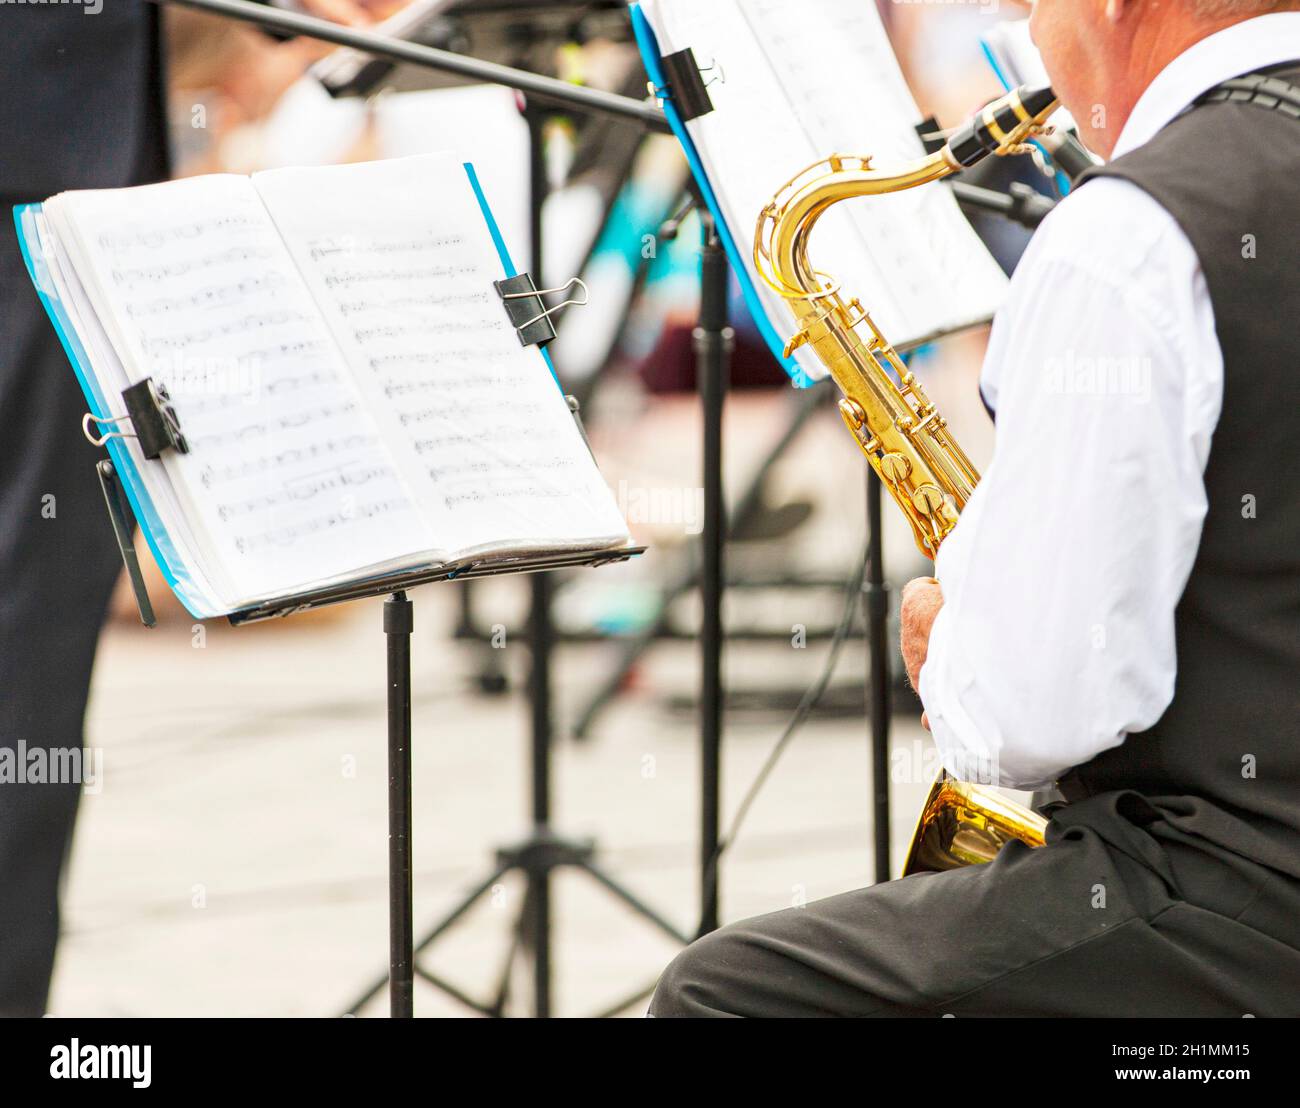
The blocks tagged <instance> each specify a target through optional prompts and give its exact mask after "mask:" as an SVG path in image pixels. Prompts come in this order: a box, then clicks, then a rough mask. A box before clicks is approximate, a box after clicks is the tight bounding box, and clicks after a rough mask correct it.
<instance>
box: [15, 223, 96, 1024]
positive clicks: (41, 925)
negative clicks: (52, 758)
mask: <svg viewBox="0 0 1300 1108" xmlns="http://www.w3.org/2000/svg"><path fill="white" fill-rule="evenodd" d="M11 204H12V201H5V202H4V203H3V206H2V210H0V747H9V748H12V749H13V750H14V751H15V755H14V757H15V758H16V757H17V751H18V749H19V743H20V742H21V743H23V744H25V748H26V750H28V751H32V750H35V749H37V748H41V747H44V748H47V749H72V748H77V747H80V746H81V742H82V720H83V717H84V715H85V709H86V697H87V693H88V690H89V687H90V671H91V665H92V663H93V661H94V655H95V643H96V640H97V638H98V636H99V629H100V625H101V624H102V622H103V618H104V613H105V610H106V608H107V605H108V599H109V595H110V593H111V591H112V587H113V583H114V581H115V580H116V577H117V573H118V570H119V568H120V565H121V562H120V560H119V558H118V555H117V552H116V545H115V542H114V539H113V533H112V528H111V526H110V524H109V522H108V518H107V516H106V514H105V510H104V503H103V496H102V494H101V493H100V489H99V483H98V481H97V480H96V478H95V472H94V466H95V462H96V461H97V460H98V458H99V457H101V456H102V451H99V450H97V449H95V448H94V447H92V446H91V445H90V444H89V443H87V442H86V440H85V439H84V438H83V437H82V434H81V428H80V423H81V415H82V413H83V412H84V411H85V410H86V403H85V400H84V398H83V397H82V395H81V390H80V389H79V388H78V386H77V383H76V379H75V378H74V376H73V373H72V369H71V367H70V366H69V364H68V362H67V359H66V358H65V357H64V354H63V351H62V348H61V347H60V345H59V342H58V339H57V337H56V336H55V333H54V329H53V327H52V326H51V325H50V322H49V320H48V319H47V318H46V315H45V312H44V310H43V309H42V308H41V305H40V302H39V301H38V300H37V297H36V293H35V292H34V291H33V289H32V286H31V282H30V281H29V279H28V277H27V272H26V269H25V267H24V265H23V261H22V257H21V255H20V253H19V250H18V243H17V236H16V234H15V232H14V227H13V219H12V215H11ZM12 764H14V765H16V762H15V763H12ZM105 776H106V777H107V776H108V774H107V773H106V774H105ZM79 794H80V786H79V784H78V783H76V782H64V783H60V784H17V783H15V780H13V779H10V780H7V781H0V1014H6V1015H32V1016H37V1015H41V1014H42V1013H43V1012H44V1010H45V1002H46V997H47V994H48V991H49V984H50V974H51V969H52V967H53V964H54V948H55V943H56V940H57V938H58V929H59V910H58V902H59V875H60V871H61V869H62V865H63V860H64V856H65V854H66V852H67V848H68V844H69V841H70V838H71V835H72V825H73V821H74V819H75V816H76V811H77V799H78V796H79Z"/></svg>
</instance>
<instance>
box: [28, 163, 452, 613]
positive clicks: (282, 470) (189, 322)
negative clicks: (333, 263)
mask: <svg viewBox="0 0 1300 1108" xmlns="http://www.w3.org/2000/svg"><path fill="white" fill-rule="evenodd" d="M47 211H48V212H49V214H50V216H51V219H52V220H53V221H54V223H55V224H56V225H58V226H59V229H60V233H61V237H63V239H64V241H65V245H68V248H69V250H70V251H71V252H72V253H74V254H79V255H80V258H79V259H78V267H79V269H81V270H82V272H83V273H84V272H86V270H85V269H84V268H82V267H83V266H86V265H88V266H89V272H91V273H92V274H93V287H92V283H89V282H88V285H87V292H88V294H89V295H90V297H91V300H92V302H95V307H96V311H97V314H98V315H99V317H100V319H101V320H102V321H103V322H104V324H105V327H106V328H107V330H108V332H109V335H110V337H111V339H112V341H113V344H114V346H115V348H116V349H117V351H118V354H119V356H120V357H121V359H122V362H123V364H124V365H125V366H126V368H127V369H128V371H129V372H130V373H131V374H132V377H133V379H135V380H139V379H140V378H142V377H144V376H146V375H151V376H152V377H153V378H154V379H155V380H156V381H159V382H161V383H163V384H165V385H166V386H167V387H168V389H169V391H170V392H171V394H172V398H173V401H174V404H175V408H176V412H177V415H178V417H179V420H180V424H181V427H182V430H183V432H184V434H185V437H186V440H187V441H188V443H189V447H190V452H189V453H187V454H179V453H176V452H173V451H168V452H166V453H165V454H164V455H163V459H164V464H165V465H166V466H167V467H168V469H169V472H170V473H171V474H172V478H173V482H174V483H175V484H176V485H177V487H178V491H179V492H180V493H181V494H182V495H183V496H184V497H185V498H187V499H188V501H189V502H190V504H191V505H192V508H193V511H194V513H195V515H196V517H197V520H198V521H199V523H200V525H201V526H202V528H203V531H204V533H205V534H206V537H207V540H208V542H209V543H210V544H211V545H212V546H213V548H214V550H215V552H216V553H217V555H218V557H219V561H220V564H221V565H222V566H223V567H224V569H225V571H226V572H227V574H228V576H229V579H230V582H229V583H230V587H231V588H232V589H233V591H234V594H235V595H234V596H233V597H231V598H230V599H231V602H232V604H233V603H240V602H243V601H246V600H248V599H251V598H262V597H267V596H275V595H280V594H282V593H284V592H287V591H295V590H297V589H299V588H301V587H302V586H303V585H304V584H305V583H308V582H319V581H326V580H331V579H336V578H340V577H343V576H346V575H348V574H349V573H354V572H355V571H356V569H357V568H358V567H361V566H367V565H371V564H379V563H383V562H387V561H390V560H392V559H394V558H400V557H405V556H409V555H411V554H413V553H417V552H419V551H421V550H425V549H427V548H428V547H429V546H430V537H429V533H428V529H427V527H426V526H425V524H424V522H423V521H422V520H421V518H420V516H419V513H418V511H417V510H416V506H415V504H414V502H413V500H412V498H411V496H410V494H409V493H408V491H407V490H406V488H405V486H404V484H403V482H402V479H401V477H400V475H399V473H398V471H397V469H396V467H395V465H394V463H393V459H392V456H391V455H390V454H389V452H388V451H387V449H386V448H385V446H384V445H383V443H382V442H381V440H380V437H379V434H378V432H377V428H376V426H375V424H374V422H373V421H372V420H371V419H370V418H369V417H368V416H367V415H366V413H365V411H364V410H363V407H362V405H361V403H360V396H359V395H358V393H357V391H356V389H355V386H354V385H353V383H352V381H351V379H350V376H349V374H348V372H347V369H346V366H345V365H344V364H343V362H342V359H341V358H340V356H339V354H338V352H337V350H336V348H335V347H334V344H333V343H332V342H331V339H330V334H329V331H328V329H327V327H326V326H325V323H324V320H323V319H322V317H321V313H320V311H319V310H318V309H317V308H316V306H315V305H314V304H313V302H312V299H311V296H310V295H309V293H308V292H307V289H306V288H305V286H304V285H303V283H302V280H301V278H300V276H299V274H298V272H297V270H296V268H295V266H294V264H293V261H292V259H291V258H290V257H289V254H288V252H287V251H286V250H285V247H284V244H283V242H282V241H281V239H280V236H279V234H278V233H277V231H276V229H275V227H274V226H273V224H272V223H271V221H270V219H269V218H268V216H267V214H266V210H265V208H264V207H263V205H262V203H261V201H260V200H259V198H258V196H257V193H256V191H255V190H254V188H253V186H252V184H251V183H250V181H249V180H248V179H247V178H245V177H236V176H224V175H219V176H209V177H196V178H192V179H189V180H184V181H174V182H169V183H167V184H164V185H147V186H143V187H140V188H133V189H116V190H104V191H88V192H76V193H66V194H63V195H61V196H59V197H56V198H55V199H54V200H53V201H51V202H50V203H49V204H48V205H47ZM69 238H70V239H71V241H69Z"/></svg>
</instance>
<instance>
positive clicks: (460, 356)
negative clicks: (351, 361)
mask: <svg viewBox="0 0 1300 1108" xmlns="http://www.w3.org/2000/svg"><path fill="white" fill-rule="evenodd" d="M485 353H486V352H485V351H482V350H440V351H438V353H436V354H414V353H412V354H379V355H376V356H375V357H373V358H371V359H370V368H371V369H373V370H375V371H376V372H378V371H380V370H382V369H384V368H386V367H390V366H394V365H404V364H411V365H440V364H442V363H443V362H462V363H463V362H479V361H482V360H483V359H484V355H485Z"/></svg>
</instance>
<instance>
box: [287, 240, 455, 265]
mask: <svg viewBox="0 0 1300 1108" xmlns="http://www.w3.org/2000/svg"><path fill="white" fill-rule="evenodd" d="M464 241H465V240H464V239H463V238H462V237H461V236H460V235H457V234H448V235H433V236H431V237H428V238H403V239H374V238H370V239H358V238H356V237H355V236H352V235H345V236H344V237H343V238H341V239H333V238H324V239H315V240H313V241H311V242H309V243H307V252H308V256H309V257H310V258H311V260H312V261H314V262H321V261H325V260H326V259H329V258H335V257H350V256H354V255H356V254H361V253H365V254H409V253H423V252H424V251H426V250H438V249H445V248H446V247H449V246H459V245H461V243H463V242H464Z"/></svg>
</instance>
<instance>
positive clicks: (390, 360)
mask: <svg viewBox="0 0 1300 1108" xmlns="http://www.w3.org/2000/svg"><path fill="white" fill-rule="evenodd" d="M326 174H328V176H329V178H330V181H329V184H328V186H326V185H324V183H323V182H324V180H325V176H326ZM308 181H311V182H312V187H311V188H310V189H309V188H308V187H307V185H308ZM254 183H255V185H256V186H257V188H258V191H259V192H260V193H261V195H262V199H263V200H264V202H265V203H266V207H267V210H268V211H269V212H270V213H271V215H272V217H273V218H274V219H275V221H276V225H277V226H278V227H279V229H280V231H281V233H282V234H283V236H284V239H285V241H286V243H287V244H288V246H289V249H290V252H291V253H292V254H293V256H294V259H295V260H296V261H297V263H298V266H299V269H300V270H301V272H302V274H303V276H304V278H305V279H306V281H307V284H308V286H309V287H310V288H311V290H312V292H313V294H314V295H315V297H316V301H317V303H318V304H319V305H320V306H321V308H322V310H323V313H324V316H325V319H326V320H327V322H328V323H329V325H330V328H331V329H332V331H333V333H334V336H335V338H336V339H337V340H338V343H339V347H340V349H342V351H343V353H344V355H345V357H346V358H347V361H348V364H349V365H350V366H351V367H352V369H353V372H354V374H355V375H356V379H357V382H358V384H359V386H360V387H361V389H362V391H363V393H364V394H365V395H366V397H367V400H368V401H369V404H370V407H371V410H372V411H374V412H375V414H376V419H377V420H378V421H379V424H380V427H381V428H382V430H383V432H384V435H385V438H386V439H387V440H388V441H389V442H390V443H392V444H393V448H394V451H395V453H396V454H397V456H398V458H399V461H400V463H401V465H402V469H403V472H404V473H405V474H406V475H407V477H408V483H409V485H410V487H411V489H412V491H413V492H414V494H415V495H416V496H417V497H418V498H419V499H420V501H421V503H422V504H423V505H424V507H425V509H426V510H427V511H428V512H429V514H430V516H431V518H432V519H434V520H435V521H436V522H435V530H436V532H437V534H438V535H439V538H440V540H441V541H442V542H444V543H446V545H447V546H449V547H454V548H457V549H461V548H471V547H479V546H483V545H491V544H499V543H501V542H503V541H504V540H506V539H507V538H509V537H512V536H513V537H519V536H521V535H522V536H527V537H529V538H533V539H536V540H539V541H550V542H569V541H574V540H576V539H577V538H578V537H580V536H587V537H589V536H591V535H593V534H595V535H601V536H603V535H610V536H618V535H622V534H624V533H625V532H626V527H625V525H624V524H623V522H622V520H621V518H620V517H619V516H618V513H617V509H616V508H615V506H614V503H613V498H612V497H611V496H610V495H609V493H608V490H607V488H606V487H605V485H604V483H603V482H602V481H601V480H600V476H599V473H598V472H597V471H596V468H595V466H594V464H593V463H592V461H591V458H590V455H589V453H588V452H587V450H586V448H585V446H583V444H582V440H581V437H580V436H579V435H578V434H577V431H576V429H575V427H574V425H573V419H572V416H571V415H570V413H569V411H568V408H567V406H566V405H565V403H564V400H563V397H562V396H561V394H560V392H559V390H558V389H557V388H556V385H555V381H554V380H553V378H552V377H551V375H550V373H549V372H548V370H547V367H546V365H545V362H544V361H543V359H542V358H541V356H540V354H539V353H538V351H537V350H536V349H525V348H523V347H521V346H520V344H519V340H518V338H517V337H516V335H515V333H514V331H513V330H512V328H511V327H510V325H509V323H508V322H507V319H506V315H505V312H504V309H503V307H502V304H501V301H500V299H499V298H498V297H497V296H496V295H495V294H494V293H493V291H492V282H493V280H496V279H499V278H500V277H501V276H502V271H501V265H500V262H499V260H498V258H497V256H496V251H495V248H494V246H493V243H492V240H491V236H490V234H489V232H488V229H487V227H486V226H485V225H484V217H483V214H482V212H481V210H480V208H479V206H478V204H477V202H476V200H475V197H474V193H473V190H472V188H471V186H470V183H469V180H468V178H467V176H466V172H465V169H464V167H463V166H461V165H460V164H459V163H458V162H457V161H456V160H455V159H454V158H452V157H450V156H448V155H430V156H425V157H417V158H404V159H398V160H394V161H389V162H374V163H369V164H367V165H359V166H342V167H337V168H333V169H330V170H294V169H290V170H274V171H271V172H268V173H261V174H258V175H256V176H255V177H254Z"/></svg>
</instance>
